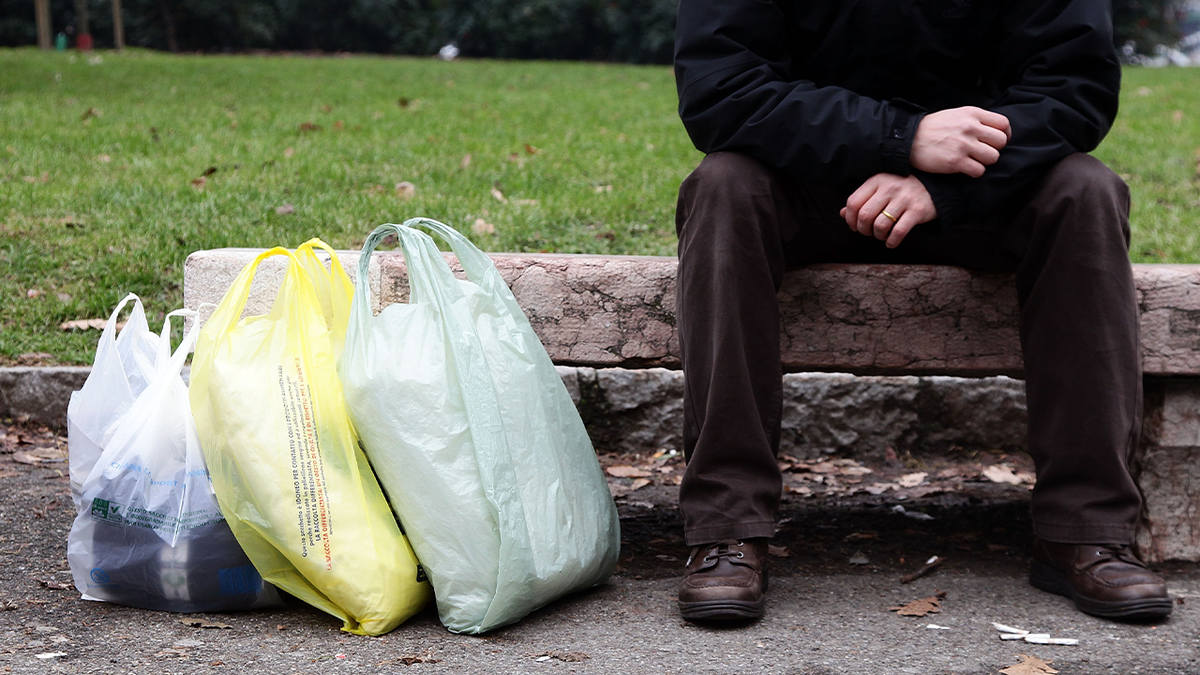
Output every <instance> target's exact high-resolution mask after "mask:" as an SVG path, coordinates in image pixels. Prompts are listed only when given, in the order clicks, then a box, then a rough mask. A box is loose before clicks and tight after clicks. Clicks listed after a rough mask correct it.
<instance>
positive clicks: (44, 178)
mask: <svg viewBox="0 0 1200 675" xmlns="http://www.w3.org/2000/svg"><path fill="white" fill-rule="evenodd" d="M21 180H23V181H25V182H26V183H38V182H41V183H49V182H50V172H49V171H43V172H42V175H41V176H25V177H24V178H22V179H21Z"/></svg>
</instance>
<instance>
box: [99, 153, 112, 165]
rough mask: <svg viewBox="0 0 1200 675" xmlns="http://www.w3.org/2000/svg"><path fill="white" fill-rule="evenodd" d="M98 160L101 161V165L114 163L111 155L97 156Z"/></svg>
mask: <svg viewBox="0 0 1200 675" xmlns="http://www.w3.org/2000/svg"><path fill="white" fill-rule="evenodd" d="M96 159H97V160H99V161H100V163H101V164H108V163H109V162H111V161H112V156H111V155H96Z"/></svg>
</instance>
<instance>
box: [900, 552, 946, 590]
mask: <svg viewBox="0 0 1200 675" xmlns="http://www.w3.org/2000/svg"><path fill="white" fill-rule="evenodd" d="M944 562H946V559H945V558H943V557H941V556H936V555H935V556H933V557H932V558H930V559H929V560H926V561H925V564H924V565H922V566H921V569H919V570H917V571H916V572H913V573H912V574H905V575H904V576H902V577H900V583H902V584H907V583H912V582H914V581H916V580H917V579H920V578H921V577H923V576H925V575H927V574H929V573H930V572H932V571H934V570H936V569H937V568H939V567H941V566H942V563H944Z"/></svg>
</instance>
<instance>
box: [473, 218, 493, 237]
mask: <svg viewBox="0 0 1200 675" xmlns="http://www.w3.org/2000/svg"><path fill="white" fill-rule="evenodd" d="M471 231H472V232H474V233H475V234H478V235H480V236H483V235H485V234H493V233H495V232H496V226H495V225H492V224H491V223H489V222H488V221H486V220H484V219H483V218H476V219H475V224H474V225H472V226H471Z"/></svg>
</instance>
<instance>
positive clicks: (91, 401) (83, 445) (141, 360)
mask: <svg viewBox="0 0 1200 675" xmlns="http://www.w3.org/2000/svg"><path fill="white" fill-rule="evenodd" d="M131 301H132V302H133V310H132V311H131V312H130V313H129V319H128V320H127V321H126V322H125V327H124V328H122V329H121V331H120V333H118V332H117V316H118V315H120V313H121V310H122V309H123V308H124V307H125V305H127V304H129V303H130V302H131ZM157 349H158V336H157V335H155V334H154V333H151V332H150V328H149V327H148V326H147V325H146V313H145V311H144V310H143V309H142V301H141V299H140V298H138V296H136V295H134V294H133V293H130V294H129V295H127V296H125V298H124V299H123V300H121V302H120V303H118V304H117V308H116V309H114V310H113V312H112V315H111V316H110V317H109V318H108V323H107V324H106V325H105V326H104V333H103V334H101V336H100V342H99V344H98V345H97V346H96V359H95V361H94V362H93V363H92V372H91V374H89V375H88V378H87V381H86V382H84V383H83V388H82V389H80V390H79V391H76V392H72V393H71V401H70V403H68V404H67V445H68V447H69V448H70V475H71V498H72V499H73V500H74V501H75V510H76V511H78V510H79V507H80V502H79V489H80V486H81V485H82V484H83V480H84V479H85V478H87V476H88V474H90V473H91V472H92V467H93V466H95V464H96V459H97V458H98V457H100V453H101V452H102V451H103V450H104V446H105V445H107V444H108V441H109V439H110V438H112V435H113V432H114V431H116V428H117V423H118V422H120V421H121V418H122V417H124V416H125V413H126V412H128V411H129V407H130V406H131V405H133V401H134V399H135V398H137V396H138V394H140V393H142V390H144V389H145V388H146V383H147V382H148V381H149V379H150V375H151V373H152V372H153V371H154V361H155V358H156V352H157Z"/></svg>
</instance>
